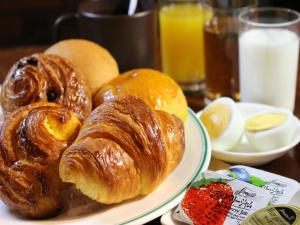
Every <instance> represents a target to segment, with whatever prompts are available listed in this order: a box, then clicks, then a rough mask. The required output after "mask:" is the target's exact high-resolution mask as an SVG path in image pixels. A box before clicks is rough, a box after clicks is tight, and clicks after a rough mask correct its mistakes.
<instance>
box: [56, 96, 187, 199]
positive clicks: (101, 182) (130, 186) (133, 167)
mask: <svg viewBox="0 0 300 225" xmlns="http://www.w3.org/2000/svg"><path fill="white" fill-rule="evenodd" d="M184 147H185V144H184V126H183V123H182V121H181V120H180V119H178V118H177V117H176V116H173V115H171V114H168V113H166V112H163V111H158V110H153V111H152V110H151V109H150V108H149V107H148V106H147V105H146V104H145V103H144V102H143V101H142V100H140V99H138V98H136V97H132V96H129V97H125V98H122V99H116V100H113V101H110V102H105V103H103V104H102V105H100V106H98V107H97V108H96V109H95V110H94V111H93V112H92V113H91V115H90V116H89V117H88V118H87V120H86V121H85V123H84V125H83V127H82V128H81V130H80V132H79V135H78V137H77V139H76V140H75V142H74V143H73V144H72V145H71V146H70V147H68V148H67V149H66V150H65V151H64V153H63V156H62V158H61V161H60V165H59V174H60V177H61V179H62V180H63V181H64V182H69V183H73V184H75V186H76V188H78V189H79V190H80V191H81V192H82V193H83V194H85V195H86V196H88V197H89V198H91V199H93V200H96V201H98V202H100V203H105V204H110V203H117V202H120V201H123V200H126V199H131V198H134V197H136V196H139V195H146V194H148V193H150V192H151V191H153V190H154V189H155V188H156V187H157V186H158V185H159V184H160V183H161V182H162V181H163V180H164V179H165V178H166V176H167V175H168V174H170V173H171V171H172V170H173V169H174V168H175V167H176V166H177V165H178V163H179V162H180V160H181V158H182V155H183V152H184Z"/></svg>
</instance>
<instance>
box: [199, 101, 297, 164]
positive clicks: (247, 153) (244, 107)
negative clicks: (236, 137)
mask: <svg viewBox="0 0 300 225" xmlns="http://www.w3.org/2000/svg"><path fill="white" fill-rule="evenodd" d="M236 104H237V106H238V108H239V110H241V112H242V114H243V116H244V117H245V118H248V117H250V116H252V115H254V114H257V113H259V112H263V111H266V110H270V109H276V107H273V106H269V105H264V104H258V103H243V102H241V103H236ZM200 115H201V111H200V112H198V113H197V117H198V118H199V116H200ZM293 119H294V120H295V123H294V124H295V128H296V129H295V132H294V135H293V139H292V141H291V142H290V143H289V144H288V145H286V146H284V147H281V148H278V149H273V150H270V151H265V152H259V151H256V150H255V149H254V148H253V147H252V146H251V145H250V144H249V142H248V141H247V139H246V138H245V137H243V138H242V141H241V143H240V144H239V145H238V146H237V147H236V148H235V149H234V150H232V151H221V150H217V149H213V150H212V156H213V157H214V158H216V159H220V160H223V161H226V162H229V163H234V164H243V165H249V166H257V165H262V164H265V163H268V162H270V161H272V160H274V159H277V158H279V157H281V156H283V155H284V154H286V153H287V152H288V151H289V150H290V149H292V148H293V147H294V146H296V145H297V144H298V143H299V141H300V120H299V119H298V118H297V117H296V116H293Z"/></svg>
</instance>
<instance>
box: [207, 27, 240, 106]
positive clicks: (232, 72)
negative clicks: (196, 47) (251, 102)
mask: <svg viewBox="0 0 300 225" xmlns="http://www.w3.org/2000/svg"><path fill="white" fill-rule="evenodd" d="M224 25H226V24H224ZM227 25H228V24H227ZM234 30H235V29H232V30H227V31H225V32H223V31H222V30H221V31H220V30H219V29H216V28H213V27H209V26H208V27H206V28H205V31H204V43H205V68H206V71H205V73H206V74H205V75H206V78H205V84H206V93H205V94H206V97H207V98H208V99H209V100H213V99H215V98H217V97H220V96H229V97H232V98H234V99H236V100H238V99H239V88H238V83H239V82H238V71H239V68H238V33H237V31H234Z"/></svg>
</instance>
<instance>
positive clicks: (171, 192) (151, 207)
mask: <svg viewBox="0 0 300 225" xmlns="http://www.w3.org/2000/svg"><path fill="white" fill-rule="evenodd" d="M185 132H186V135H185V136H186V149H185V153H184V156H183V159H182V161H181V162H180V164H179V165H178V167H177V168H176V169H175V171H174V172H173V173H172V174H170V175H169V176H168V177H167V179H166V180H165V181H164V182H163V183H162V184H161V185H160V186H159V187H158V188H157V189H156V190H155V191H154V192H153V193H151V194H149V195H147V196H145V197H143V198H137V199H135V200H132V201H126V202H124V203H120V204H116V205H111V206H102V207H101V208H100V209H98V210H97V211H96V212H94V213H92V214H88V215H84V216H79V217H78V216H77V217H64V216H60V217H57V218H52V219H48V220H24V219H22V218H19V217H17V216H16V215H14V214H13V213H11V212H10V211H9V210H8V209H7V208H6V207H5V205H3V204H2V203H0V224H41V225H42V224H84V225H88V224H91V225H95V224H97V225H100V224H142V223H146V222H148V221H151V220H153V219H154V218H157V217H159V216H161V215H162V214H164V213H165V212H167V211H168V210H170V209H172V208H173V207H174V206H176V205H177V204H178V203H179V202H180V200H181V199H182V197H183V195H184V191H185V188H186V187H187V185H188V184H189V183H190V182H191V181H193V179H195V177H196V176H197V175H198V174H199V173H200V172H201V171H205V170H207V168H208V165H209V162H210V158H211V145H210V141H209V138H208V135H207V133H206V130H205V128H204V126H203V125H202V124H201V123H200V122H199V120H198V119H197V117H196V115H195V114H194V113H193V112H192V110H190V109H189V115H188V119H187V121H186V124H185Z"/></svg>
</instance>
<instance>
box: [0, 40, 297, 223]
mask: <svg viewBox="0 0 300 225" xmlns="http://www.w3.org/2000/svg"><path fill="white" fill-rule="evenodd" d="M46 48H47V46H29V47H17V48H9V49H0V82H2V80H3V79H4V77H5V76H6V73H7V71H8V69H9V68H10V67H11V66H12V65H13V63H15V61H17V60H18V59H19V58H21V57H23V56H26V55H29V54H32V53H38V52H43V51H44V50H45V49H46ZM299 70H300V68H299V69H298V81H297V82H298V83H297V84H298V85H297V97H296V105H295V112H294V113H295V115H296V116H297V117H298V118H300V85H299V83H300V77H299V76H300V71H299ZM187 98H188V102H189V106H190V107H191V108H192V109H194V110H195V111H198V110H200V109H201V108H202V107H203V106H204V104H203V98H202V96H201V95H198V96H197V95H194V96H192V95H191V96H187ZM229 166H230V164H228V163H224V162H222V161H220V160H217V159H214V158H213V159H212V161H211V164H210V169H212V170H218V169H225V168H226V167H229ZM257 168H259V169H263V170H266V171H269V172H273V173H277V174H280V175H283V176H286V177H289V178H292V179H295V180H297V181H298V182H300V144H298V145H297V146H295V147H294V148H293V149H292V150H290V151H288V153H287V154H285V155H284V156H283V157H281V158H279V159H276V160H274V161H272V162H270V163H268V164H265V165H262V166H259V167H257ZM149 224H159V218H158V219H156V220H153V221H151V222H150V223H149Z"/></svg>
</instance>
